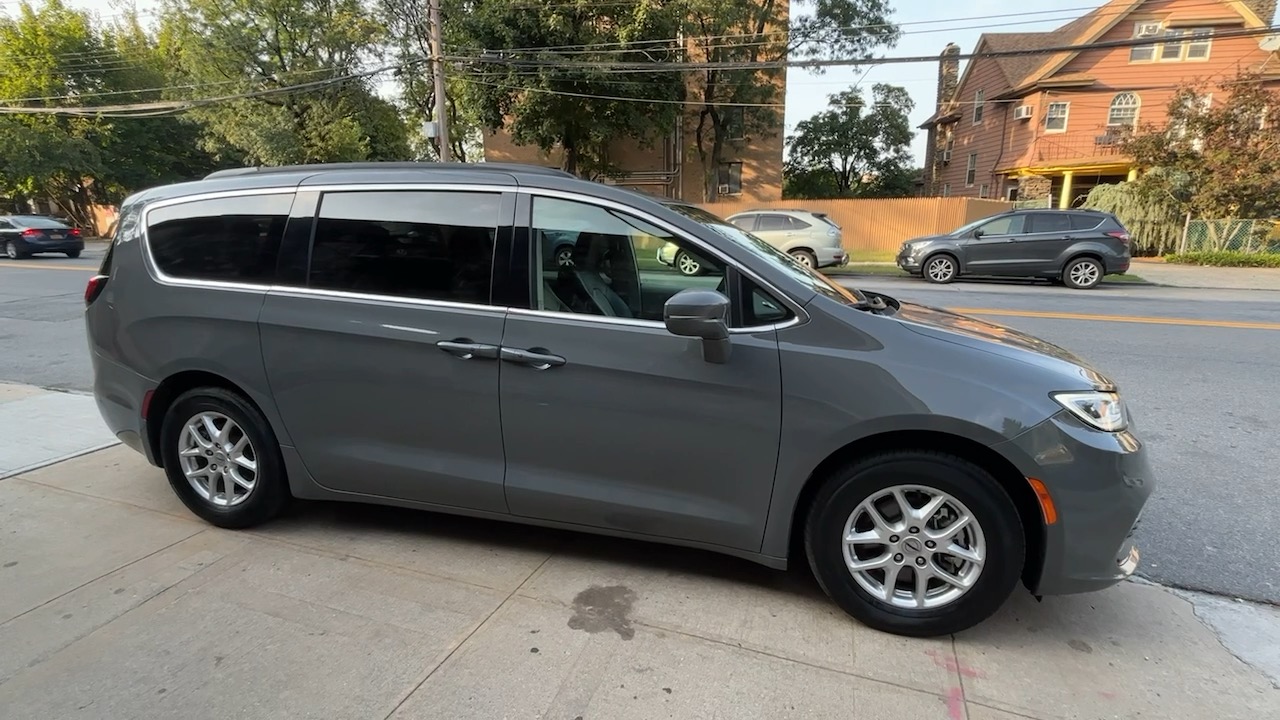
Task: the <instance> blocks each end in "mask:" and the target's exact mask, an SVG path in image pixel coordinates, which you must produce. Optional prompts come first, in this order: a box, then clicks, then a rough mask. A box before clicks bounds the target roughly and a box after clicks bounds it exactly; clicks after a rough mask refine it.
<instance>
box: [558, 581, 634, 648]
mask: <svg viewBox="0 0 1280 720" xmlns="http://www.w3.org/2000/svg"><path fill="white" fill-rule="evenodd" d="M635 601H636V594H635V593H634V592H632V591H631V589H630V588H628V587H626V586H623V585H611V586H608V587H602V586H599V585H592V586H591V587H589V588H587V589H586V590H583V591H582V592H580V593H578V594H577V596H575V597H574V598H573V617H570V618H569V627H570V628H572V629H574V630H582V631H584V632H589V633H592V634H594V633H599V632H608V631H610V630H612V631H613V632H616V633H618V637H620V638H622V639H623V640H630V639H631V638H633V637H635V636H636V631H635V628H633V627H631V606H632V605H633V604H634V603H635Z"/></svg>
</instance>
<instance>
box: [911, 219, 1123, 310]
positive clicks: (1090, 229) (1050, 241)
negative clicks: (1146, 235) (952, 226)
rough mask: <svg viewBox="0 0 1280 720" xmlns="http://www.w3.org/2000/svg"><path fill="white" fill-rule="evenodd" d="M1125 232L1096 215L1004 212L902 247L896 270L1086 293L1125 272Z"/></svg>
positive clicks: (936, 277) (927, 276) (937, 277)
mask: <svg viewBox="0 0 1280 720" xmlns="http://www.w3.org/2000/svg"><path fill="white" fill-rule="evenodd" d="M1129 259H1130V254H1129V231H1128V230H1126V229H1125V228H1124V225H1122V224H1121V223H1120V221H1119V220H1118V219H1116V216H1115V215H1112V214H1111V213H1104V212H1100V211H1097V210H1010V211H1008V212H1004V213H1000V214H999V215H994V216H992V217H986V218H982V219H981V220H976V221H974V222H971V223H969V224H968V225H965V226H964V227H961V228H959V229H958V230H954V231H952V232H950V233H947V234H945V235H931V236H928V237H922V238H915V239H914V240H908V241H907V242H905V243H903V244H902V249H901V250H900V251H899V252H898V267H900V268H902V269H903V270H906V271H907V272H909V273H912V274H914V275H920V276H923V277H924V279H925V280H928V281H929V282H935V283H949V282H951V281H952V280H955V279H956V278H958V277H960V276H962V275H986V276H993V277H1028V278H1042V279H1045V280H1054V281H1061V282H1062V283H1063V284H1065V285H1067V286H1068V287H1073V288H1076V289H1079V290H1087V289H1089V288H1093V287H1096V286H1097V285H1098V283H1100V282H1102V278H1103V276H1105V275H1116V274H1121V273H1125V272H1128V271H1129Z"/></svg>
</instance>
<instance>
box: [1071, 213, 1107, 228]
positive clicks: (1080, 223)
mask: <svg viewBox="0 0 1280 720" xmlns="http://www.w3.org/2000/svg"><path fill="white" fill-rule="evenodd" d="M1101 224H1102V216H1101V215H1084V214H1082V213H1076V214H1073V215H1072V216H1071V229H1072V230H1092V229H1094V228H1096V227H1098V226H1099V225H1101Z"/></svg>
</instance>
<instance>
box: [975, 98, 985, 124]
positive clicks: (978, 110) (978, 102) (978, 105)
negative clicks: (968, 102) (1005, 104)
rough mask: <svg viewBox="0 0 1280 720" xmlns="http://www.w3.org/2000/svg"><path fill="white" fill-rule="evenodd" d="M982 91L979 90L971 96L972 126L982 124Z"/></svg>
mask: <svg viewBox="0 0 1280 720" xmlns="http://www.w3.org/2000/svg"><path fill="white" fill-rule="evenodd" d="M982 106H983V99H982V91H981V90H979V91H977V92H975V93H974V94H973V124H974V125H977V124H978V123H980V122H982Z"/></svg>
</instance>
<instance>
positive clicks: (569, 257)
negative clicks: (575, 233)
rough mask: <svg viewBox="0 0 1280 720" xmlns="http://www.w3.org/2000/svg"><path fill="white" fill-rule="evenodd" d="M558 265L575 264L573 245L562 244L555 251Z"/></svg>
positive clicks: (570, 265)
mask: <svg viewBox="0 0 1280 720" xmlns="http://www.w3.org/2000/svg"><path fill="white" fill-rule="evenodd" d="M554 262H555V264H556V267H572V266H573V246H572V245H561V246H560V247H558V248H556V252H555V261H554Z"/></svg>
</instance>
